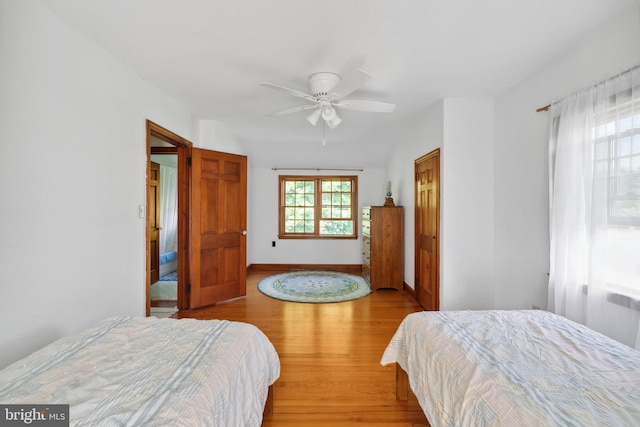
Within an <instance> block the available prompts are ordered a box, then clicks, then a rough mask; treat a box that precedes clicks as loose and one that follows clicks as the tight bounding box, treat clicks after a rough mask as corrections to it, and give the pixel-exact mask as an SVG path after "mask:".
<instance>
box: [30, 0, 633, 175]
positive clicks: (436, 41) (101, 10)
mask: <svg viewBox="0 0 640 427" xmlns="http://www.w3.org/2000/svg"><path fill="white" fill-rule="evenodd" d="M40 1H41V3H43V4H44V5H46V6H47V7H49V8H50V9H51V10H52V11H53V12H55V13H56V14H57V15H59V16H60V17H62V18H63V19H64V20H65V21H67V22H68V23H70V24H71V25H73V26H75V27H77V28H78V29H79V30H80V31H81V32H82V33H84V34H86V35H87V36H88V37H89V38H91V39H93V40H94V41H95V42H96V43H97V44H99V45H101V46H102V47H103V48H104V49H106V50H107V51H109V52H111V53H112V54H113V56H115V57H117V58H119V59H120V60H121V61H122V62H123V63H124V64H126V65H127V66H128V67H130V68H131V69H132V70H134V71H135V72H137V73H138V74H139V75H140V76H142V77H143V78H144V79H145V80H147V81H149V82H150V83H151V84H153V85H155V86H156V87H157V88H159V89H160V90H161V91H163V92H165V93H166V94H168V95H169V96H171V97H173V98H174V99H176V100H177V101H179V102H180V103H181V104H182V105H184V106H185V107H186V108H187V109H189V110H190V111H192V112H193V113H194V114H195V115H196V116H198V117H200V118H203V119H212V120H217V121H219V122H221V123H222V124H223V126H224V127H225V128H226V130H227V131H228V132H229V133H230V134H231V135H233V137H234V138H235V139H236V140H237V141H238V142H239V143H240V144H241V145H242V146H243V147H246V154H249V159H250V162H251V163H252V164H253V165H258V166H264V167H336V168H337V167H381V166H384V164H385V162H386V159H387V157H388V154H389V152H390V150H391V148H392V146H393V145H394V144H395V142H396V137H395V135H396V134H397V132H398V129H400V128H401V127H402V124H403V123H406V122H407V120H410V119H411V117H412V116H415V114H416V113H417V112H418V111H419V110H421V109H423V108H424V107H426V106H428V105H430V104H432V103H433V102H435V101H437V100H438V99H441V98H443V97H494V96H496V95H499V94H500V93H501V92H503V91H505V90H506V89H508V88H509V87H510V86H511V85H513V84H514V83H516V82H518V81H519V80H521V79H523V78H524V77H526V76H527V75H528V74H530V73H532V72H535V71H537V70H539V69H540V68H541V67H542V66H543V65H544V64H545V63H546V62H548V61H549V60H551V59H552V58H554V57H556V56H558V55H559V54H561V53H562V52H563V51H564V50H566V49H567V48H569V47H570V46H571V45H572V44H574V43H576V42H577V41H578V40H579V39H580V38H581V37H582V36H584V34H585V33H587V32H588V31H590V29H592V28H593V27H595V26H597V25H598V24H599V23H601V22H603V21H604V20H606V19H607V18H609V17H611V16H612V15H614V14H615V13H617V12H619V11H620V10H621V9H622V8H624V7H626V6H629V5H630V4H632V3H634V2H635V1H636V0H535V1H533V0H483V1H478V0H415V1H412V0H324V1H310V0H271V1H265V0H107V1H105V0H40ZM356 69H363V70H365V71H367V72H368V73H369V74H371V75H372V76H373V78H372V79H371V80H370V81H369V82H368V83H367V84H365V86H364V87H362V89H361V90H358V91H356V92H354V93H353V94H352V95H351V96H350V97H351V98H357V99H374V100H378V101H383V102H389V103H393V104H396V105H397V108H396V110H395V111H394V112H393V113H390V114H384V113H365V112H357V111H343V110H341V111H340V115H341V117H342V118H343V122H342V124H340V125H339V126H338V127H336V128H335V129H333V130H329V129H327V130H326V137H327V144H326V146H325V147H323V146H322V144H321V142H320V141H321V138H322V127H321V126H320V125H318V126H317V127H315V128H314V127H313V126H311V125H310V124H309V123H308V122H307V121H306V120H305V117H306V115H307V114H308V113H305V112H299V113H294V114H290V115H287V116H280V117H272V116H270V114H271V113H273V112H276V111H279V110H283V109H286V108H289V107H293V106H296V105H303V104H305V101H304V100H302V99H300V98H294V97H291V96H288V95H286V94H283V93H279V92H276V91H273V90H270V89H267V88H264V87H262V86H260V83H261V82H264V81H269V82H273V83H277V84H281V85H284V86H289V87H291V88H294V89H298V90H301V91H303V92H307V91H308V86H307V78H308V76H309V75H310V74H312V73H315V72H319V71H331V72H334V73H338V74H340V75H342V76H345V75H347V74H349V73H350V72H352V71H354V70H356ZM544 101H545V100H541V102H544ZM159 124H160V125H162V123H159ZM301 153H304V155H301ZM365 153H367V154H365Z"/></svg>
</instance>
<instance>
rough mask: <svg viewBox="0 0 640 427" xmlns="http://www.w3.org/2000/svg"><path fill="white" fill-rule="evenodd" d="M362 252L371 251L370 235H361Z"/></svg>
mask: <svg viewBox="0 0 640 427" xmlns="http://www.w3.org/2000/svg"><path fill="white" fill-rule="evenodd" d="M362 252H371V237H370V236H368V235H364V234H363V235H362Z"/></svg>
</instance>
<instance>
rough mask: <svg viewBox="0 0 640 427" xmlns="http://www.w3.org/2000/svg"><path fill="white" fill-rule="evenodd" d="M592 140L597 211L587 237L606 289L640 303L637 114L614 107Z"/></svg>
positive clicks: (639, 136)
mask: <svg viewBox="0 0 640 427" xmlns="http://www.w3.org/2000/svg"><path fill="white" fill-rule="evenodd" d="M594 136H595V138H594V145H593V147H594V151H593V158H594V187H593V189H594V191H593V198H594V205H595V206H601V207H602V209H600V210H594V212H593V224H594V226H595V229H594V230H595V231H594V233H593V234H592V236H591V238H592V241H593V242H595V243H596V244H598V245H599V246H597V247H599V248H600V249H598V250H599V251H600V253H602V254H604V259H605V260H606V266H607V267H606V270H603V271H606V273H603V275H604V280H605V282H606V287H607V289H608V290H609V291H610V292H613V294H612V295H613V296H615V297H616V298H618V299H619V297H620V296H621V295H624V296H628V297H631V298H633V299H635V300H640V283H638V282H637V279H638V277H639V276H640V267H638V265H637V262H638V261H637V259H638V258H637V257H638V254H639V253H640V114H638V113H636V114H633V113H632V110H631V108H630V105H621V106H618V107H617V108H616V109H613V110H612V111H611V112H609V113H607V115H606V120H605V121H604V122H603V123H602V124H600V125H599V126H597V127H596V128H595V131H594Z"/></svg>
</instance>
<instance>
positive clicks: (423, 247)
mask: <svg viewBox="0 0 640 427" xmlns="http://www.w3.org/2000/svg"><path fill="white" fill-rule="evenodd" d="M415 172H416V184H415V186H416V187H415V189H416V195H415V199H416V200H415V206H416V212H415V221H416V223H415V242H416V249H415V256H416V260H415V288H416V289H415V290H416V299H417V300H418V302H419V303H420V305H422V307H423V308H424V309H425V310H439V309H440V150H435V151H432V152H431V153H429V154H427V155H426V156H424V157H421V158H420V159H418V160H416V162H415Z"/></svg>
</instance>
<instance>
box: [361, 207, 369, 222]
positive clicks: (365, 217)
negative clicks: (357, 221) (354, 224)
mask: <svg viewBox="0 0 640 427" xmlns="http://www.w3.org/2000/svg"><path fill="white" fill-rule="evenodd" d="M370 219H371V207H370V206H365V207H364V208H362V220H363V221H365V220H366V221H368V220H370Z"/></svg>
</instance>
